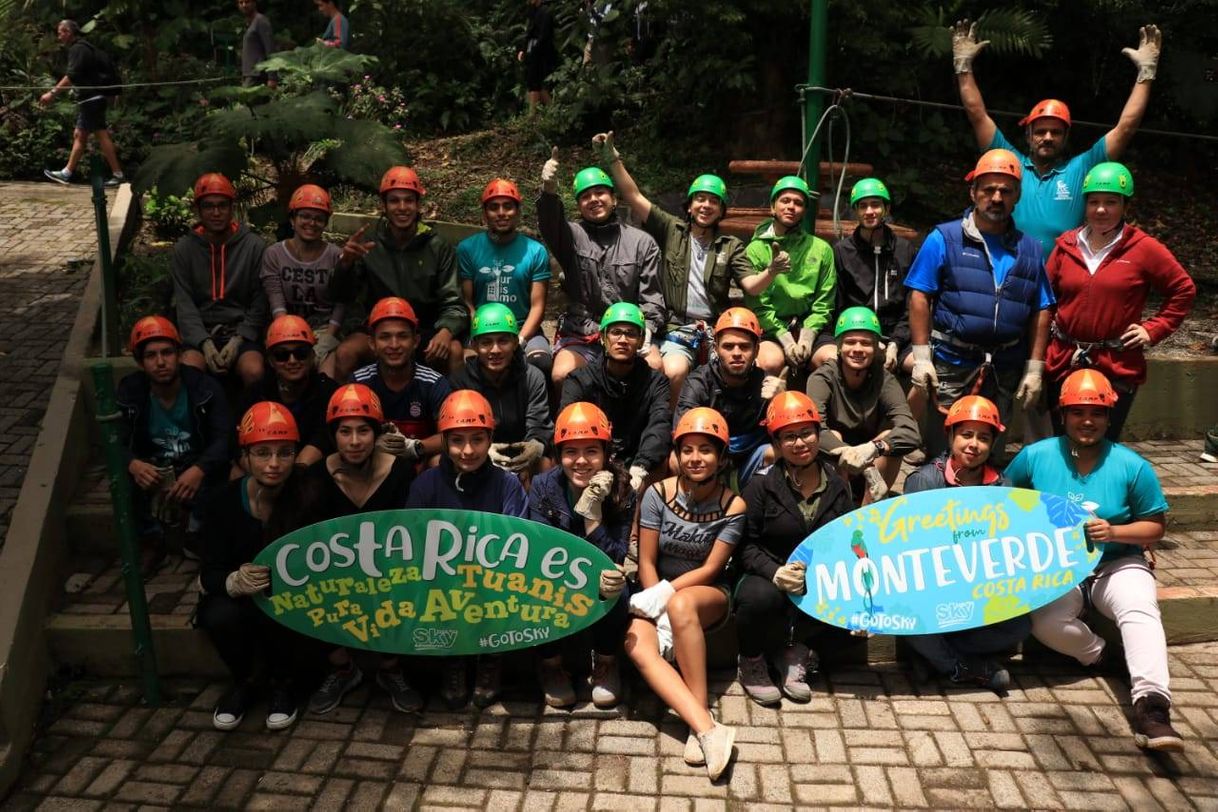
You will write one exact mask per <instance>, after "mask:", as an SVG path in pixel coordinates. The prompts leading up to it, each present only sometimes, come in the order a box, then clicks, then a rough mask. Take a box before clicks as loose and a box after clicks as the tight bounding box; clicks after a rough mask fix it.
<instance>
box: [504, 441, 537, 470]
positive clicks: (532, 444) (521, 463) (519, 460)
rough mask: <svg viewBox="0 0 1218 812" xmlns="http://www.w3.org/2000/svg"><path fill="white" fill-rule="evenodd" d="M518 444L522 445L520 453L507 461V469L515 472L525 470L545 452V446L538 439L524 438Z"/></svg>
mask: <svg viewBox="0 0 1218 812" xmlns="http://www.w3.org/2000/svg"><path fill="white" fill-rule="evenodd" d="M520 445H521V446H523V448H522V449H521V451H520V453H519V454H517V455H516V456H514V457H511V458H510V459H508V461H507V468H508V470H510V471H515V472H516V473H519V472H521V471H523V470H525V469H526V468H528V467H529V466H530V465H532V464H533V463H535V462H537V461H538V460H539V459H541V455H542V454H544V453H546V447H545V445H544V444H543V443H542V442H541V441H540V440H525V441H524V442H523V443H521V444H520Z"/></svg>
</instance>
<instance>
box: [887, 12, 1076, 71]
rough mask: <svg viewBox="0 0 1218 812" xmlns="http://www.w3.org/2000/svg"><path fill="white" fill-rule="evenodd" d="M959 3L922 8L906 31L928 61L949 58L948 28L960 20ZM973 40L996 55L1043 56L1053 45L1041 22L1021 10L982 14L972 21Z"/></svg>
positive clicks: (961, 13) (1046, 28)
mask: <svg viewBox="0 0 1218 812" xmlns="http://www.w3.org/2000/svg"><path fill="white" fill-rule="evenodd" d="M960 6H961V4H960V3H959V2H956V3H953V4H952V5H951V6H949V7H947V8H946V9H945V8H944V7H943V6H938V7H932V6H923V7H922V8H920V9H918V10H917V12H916V15H917V18H918V20H919V24H918V25H916V26H913V27H912V28H910V29H909V34H910V36H911V38H912V39H913V44H914V46H915V47H917V49H918V50H919V51H921V52H922V55H923V56H925V57H927V58H930V59H938V58H941V57H944V56H949V55H950V54H951V52H952V35H951V32H950V31H949V30H948V26H950V25H952V24H953V23H955V22H956V20H958V19H959V18H961V17H963V16H964V12H962V11H961V10H960ZM976 23H977V39H978V40H989V41H990V44H989V46H988V49H989V50H991V51H993V52H994V53H997V54H1027V55H1030V56H1035V57H1040V56H1043V55H1044V54H1045V53H1046V52H1047V51H1048V50H1049V48H1050V47H1051V46H1052V45H1053V35H1052V34H1051V33H1049V28H1048V25H1047V24H1046V22H1045V20H1044V19H1043V18H1041V17H1039V16H1037V15H1036V14H1035V13H1033V12H1031V11H1027V10H1025V9H1021V8H1010V7H1007V8H996V9H989V10H987V11H983V12H982V13H981V14H980V15H979V16H978V17H977V19H976Z"/></svg>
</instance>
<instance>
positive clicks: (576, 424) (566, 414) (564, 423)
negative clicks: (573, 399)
mask: <svg viewBox="0 0 1218 812" xmlns="http://www.w3.org/2000/svg"><path fill="white" fill-rule="evenodd" d="M576 440H600V441H601V442H602V443H608V442H611V441H612V440H613V426H612V425H610V423H609V418H608V417H607V416H606V415H605V413H604V412H603V411H601V408H600V407H599V406H597V405H596V404H595V403H588V402H586V401H579V402H577V403H572V404H570V405H569V406H567V408H565V409H563V410H562V411H561V412H559V413H558V419H557V420H555V421H554V445H556V446H558V445H562V444H563V443H570V442H574V441H576Z"/></svg>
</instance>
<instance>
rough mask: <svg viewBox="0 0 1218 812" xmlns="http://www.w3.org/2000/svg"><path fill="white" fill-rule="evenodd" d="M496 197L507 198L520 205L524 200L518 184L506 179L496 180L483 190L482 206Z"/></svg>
mask: <svg viewBox="0 0 1218 812" xmlns="http://www.w3.org/2000/svg"><path fill="white" fill-rule="evenodd" d="M495 197H507V198H511V199H512V200H515V201H516V202H517V203H520V202H521V201H522V200H523V198H521V196H520V189H518V188H516V184H514V183H512V182H511V181H510V180H505V179H504V178H495V179H494V180H493V181H491V182H490V183H488V184H486V188H485V189H483V190H482V205H483V206H485V205H486V202H487V201H488V200H490V199H492V198H495Z"/></svg>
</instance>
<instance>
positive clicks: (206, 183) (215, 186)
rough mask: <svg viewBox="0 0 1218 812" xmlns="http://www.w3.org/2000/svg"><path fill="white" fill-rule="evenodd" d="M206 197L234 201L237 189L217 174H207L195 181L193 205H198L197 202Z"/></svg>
mask: <svg viewBox="0 0 1218 812" xmlns="http://www.w3.org/2000/svg"><path fill="white" fill-rule="evenodd" d="M208 195H220V196H221V197H227V198H228V199H229V200H236V199H237V189H236V187H234V186H233V182H232V181H231V180H229V179H228V178H226V177H224V176H223V175H221V174H220V173H219V172H208V173H206V174H204V175H200V176H199V179H198V180H196V181H195V205H196V206H197V205H199V201H200V200H202V199H203V198H205V197H207V196H208Z"/></svg>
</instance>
